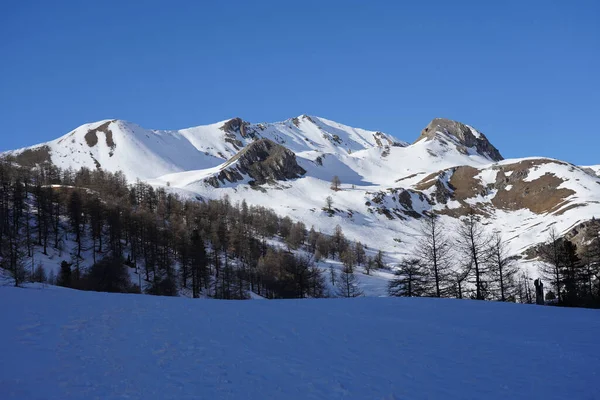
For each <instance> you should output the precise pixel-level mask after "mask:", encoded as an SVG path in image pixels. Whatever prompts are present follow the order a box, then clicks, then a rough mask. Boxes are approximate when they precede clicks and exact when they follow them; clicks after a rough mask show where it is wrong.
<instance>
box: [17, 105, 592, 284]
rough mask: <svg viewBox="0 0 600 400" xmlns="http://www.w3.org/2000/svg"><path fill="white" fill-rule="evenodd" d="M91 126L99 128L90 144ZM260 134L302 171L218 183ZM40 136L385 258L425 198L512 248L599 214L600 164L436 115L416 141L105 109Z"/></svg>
mask: <svg viewBox="0 0 600 400" xmlns="http://www.w3.org/2000/svg"><path fill="white" fill-rule="evenodd" d="M107 131H110V132H111V133H110V136H111V140H110V142H111V143H112V146H110V145H109V140H108V136H107ZM90 132H96V136H97V141H96V143H94V141H92V143H93V146H90V143H89V140H88V139H89V135H90ZM413 136H416V135H413ZM258 139H269V140H271V141H272V142H275V143H277V144H280V145H282V146H284V147H285V148H287V149H289V150H291V151H292V152H293V153H294V154H295V162H297V164H298V166H299V167H301V169H302V170H304V171H306V173H305V174H301V177H299V178H297V179H287V180H285V181H284V180H280V181H276V182H270V183H268V184H264V185H262V186H261V187H260V188H256V187H254V186H252V185H251V184H250V183H251V181H252V179H251V178H250V177H249V176H243V177H242V179H239V180H237V181H235V182H224V183H223V184H222V185H220V186H219V187H214V185H211V184H210V183H209V181H210V179H214V177H216V176H218V175H219V174H220V173H221V172H222V171H223V170H224V169H225V168H228V167H231V165H232V161H231V158H232V157H233V156H235V155H236V154H238V153H239V152H240V150H241V149H242V148H244V147H245V146H247V145H249V144H251V143H254V142H256V141H257V140H258ZM40 146H42V147H44V146H46V147H48V148H49V149H50V152H49V153H50V155H51V159H52V161H53V162H54V163H55V164H57V165H59V166H61V167H63V168H66V167H72V168H79V167H81V166H86V167H88V168H96V166H97V165H100V166H101V168H103V169H106V170H109V171H118V170H122V171H123V172H124V173H125V175H126V176H127V177H128V179H129V180H131V181H133V180H134V179H136V178H141V179H144V180H146V181H147V182H149V183H151V184H153V185H156V186H164V187H167V190H171V191H174V192H176V193H178V194H180V195H183V196H189V197H191V198H195V197H197V195H200V196H202V197H203V198H208V199H210V198H222V197H223V196H225V195H228V196H229V197H230V199H231V200H232V201H234V202H235V201H242V200H246V201H247V202H248V203H249V204H254V205H264V206H267V207H269V208H273V209H274V210H275V211H276V212H278V213H279V214H281V215H288V216H290V217H291V218H292V219H294V220H300V221H303V222H304V223H305V224H306V225H307V227H310V226H314V227H315V229H317V230H321V231H322V232H325V233H331V232H332V231H333V229H334V227H335V226H336V225H338V224H339V225H341V226H342V228H343V230H344V233H345V234H346V236H347V237H348V238H349V239H351V240H357V241H361V242H362V243H364V244H366V245H367V246H369V247H370V248H371V249H381V250H383V251H384V252H385V253H386V257H387V261H389V262H396V261H398V260H399V259H400V258H402V257H403V256H406V255H407V254H410V253H411V251H412V249H413V247H414V243H415V241H416V238H417V236H416V233H417V232H418V228H419V220H418V216H419V215H421V214H423V212H425V211H429V210H435V211H437V212H439V213H441V214H442V219H443V220H444V222H445V223H446V224H447V225H448V232H449V233H452V232H453V231H454V230H455V229H454V227H455V225H456V223H457V220H458V218H459V217H460V216H461V215H464V214H465V210H466V208H467V207H473V208H475V209H477V210H478V212H481V214H482V215H483V217H484V223H485V224H486V226H487V228H488V230H489V231H490V232H491V231H494V230H497V231H500V232H502V234H503V236H504V238H505V239H507V240H508V241H509V245H510V249H511V250H512V251H513V252H515V253H521V252H523V251H524V250H526V249H527V248H529V247H530V246H532V245H535V244H537V243H540V242H542V241H544V240H545V239H546V235H547V231H548V229H549V227H550V226H554V227H556V228H557V230H558V231H559V233H561V234H562V233H566V232H567V231H568V230H569V229H571V228H572V227H573V226H575V225H576V224H578V223H580V222H583V221H586V220H589V219H591V218H592V217H594V216H596V217H598V216H599V215H600V200H599V199H600V178H598V177H597V176H595V175H594V174H593V173H591V171H599V170H600V168H599V167H597V166H596V167H594V166H592V167H576V166H574V165H572V164H569V163H564V162H560V161H558V160H552V159H546V158H523V159H511V160H502V156H501V155H500V153H499V151H498V150H497V149H496V148H495V147H493V146H492V144H491V143H490V142H489V141H488V139H487V138H486V136H485V135H483V134H482V133H481V132H478V131H477V130H476V129H474V128H473V127H471V126H469V125H464V124H461V123H459V122H456V121H450V120H445V119H439V118H437V119H434V120H433V121H432V122H431V123H430V124H429V125H427V127H426V128H425V129H424V130H423V131H422V132H421V135H420V136H419V137H418V138H417V140H416V141H415V142H414V143H412V144H408V143H406V142H403V141H401V140H398V139H396V138H395V137H393V136H391V135H388V134H384V133H381V132H378V131H368V130H364V129H359V128H353V127H350V126H347V125H343V124H340V123H337V122H334V121H331V120H327V119H325V118H320V117H314V116H306V115H302V116H299V117H296V118H291V119H288V120H286V121H282V122H276V123H258V124H252V123H249V122H246V121H243V120H241V119H239V118H234V119H232V120H227V121H221V122H218V123H215V124H212V125H206V126H198V127H194V128H188V129H181V130H175V131H157V130H147V129H143V128H141V127H139V126H137V125H135V124H132V123H128V122H124V121H119V120H114V121H100V122H97V123H94V124H88V125H84V126H82V127H79V128H77V129H76V130H75V131H73V132H71V133H69V134H68V135H66V136H64V137H62V138H60V139H58V140H55V141H53V142H50V143H47V144H43V145H40ZM38 148H39V147H38ZM26 150H27V149H25V151H26ZM23 152H24V149H21V150H18V151H15V152H13V153H12V154H13V155H17V154H22V153H23ZM233 164H235V159H234V161H233ZM299 176H300V175H299ZM333 176H338V177H339V178H340V179H341V181H342V190H341V191H337V192H334V191H332V190H331V189H330V182H331V180H332V178H333ZM328 196H331V197H332V198H333V206H334V208H335V213H334V215H333V216H329V213H327V212H325V211H323V207H324V206H325V199H326V197H328ZM532 266H533V264H532ZM534 275H537V274H534ZM377 287H378V288H381V290H382V292H377V291H374V292H373V294H375V295H384V294H385V293H384V292H385V290H384V286H382V285H377Z"/></svg>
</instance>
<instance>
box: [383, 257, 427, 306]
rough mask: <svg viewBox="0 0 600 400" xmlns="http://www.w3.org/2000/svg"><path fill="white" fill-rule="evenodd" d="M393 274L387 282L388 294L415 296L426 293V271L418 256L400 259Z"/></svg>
mask: <svg viewBox="0 0 600 400" xmlns="http://www.w3.org/2000/svg"><path fill="white" fill-rule="evenodd" d="M394 275H395V277H394V279H392V280H391V281H390V282H389V284H388V294H389V295H390V296H404V297H416V296H423V295H424V294H425V293H427V289H428V287H427V286H428V280H427V271H426V268H425V267H424V266H423V264H422V263H421V259H420V258H416V257H414V258H407V259H404V260H402V261H401V262H400V264H398V270H397V271H396V272H395V273H394Z"/></svg>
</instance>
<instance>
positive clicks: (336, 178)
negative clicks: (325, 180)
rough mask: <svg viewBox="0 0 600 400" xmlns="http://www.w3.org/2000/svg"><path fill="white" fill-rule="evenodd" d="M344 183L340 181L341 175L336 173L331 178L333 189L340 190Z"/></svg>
mask: <svg viewBox="0 0 600 400" xmlns="http://www.w3.org/2000/svg"><path fill="white" fill-rule="evenodd" d="M341 185H342V181H340V177H339V176H337V175H335V176H334V177H333V179H332V180H331V190H333V191H336V192H337V191H338V190H340V186H341Z"/></svg>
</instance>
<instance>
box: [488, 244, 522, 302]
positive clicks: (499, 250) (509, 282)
mask: <svg viewBox="0 0 600 400" xmlns="http://www.w3.org/2000/svg"><path fill="white" fill-rule="evenodd" d="M488 251H489V254H488V258H487V261H488V264H489V269H490V271H491V273H492V276H493V278H494V281H495V282H496V284H497V285H498V290H499V291H500V298H499V300H500V301H507V300H508V298H509V297H511V296H512V295H513V292H514V286H515V275H516V274H517V272H518V268H517V266H516V265H515V259H514V257H511V256H510V254H509V253H508V248H507V245H506V242H505V241H504V240H503V239H502V235H501V234H500V232H494V234H493V235H492V239H491V241H490V247H489V250H488Z"/></svg>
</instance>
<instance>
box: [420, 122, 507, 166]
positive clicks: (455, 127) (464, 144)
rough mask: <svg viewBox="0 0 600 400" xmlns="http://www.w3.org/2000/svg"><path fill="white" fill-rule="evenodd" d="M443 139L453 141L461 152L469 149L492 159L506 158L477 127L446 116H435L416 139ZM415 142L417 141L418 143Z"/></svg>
mask: <svg viewBox="0 0 600 400" xmlns="http://www.w3.org/2000/svg"><path fill="white" fill-rule="evenodd" d="M421 140H426V141H430V140H443V141H448V140H449V141H451V142H453V143H454V144H455V145H456V146H457V147H458V149H459V150H460V151H461V152H465V153H468V150H469V149H472V150H474V151H476V152H477V153H479V154H481V155H483V156H485V157H487V158H489V159H490V160H492V161H501V160H503V159H504V157H502V155H501V154H500V152H499V151H498V149H496V148H495V147H494V146H493V145H492V144H491V143H490V141H489V140H488V139H487V137H486V136H485V135H484V134H483V133H481V132H479V131H478V130H477V129H475V128H473V127H471V126H469V125H466V124H463V123H462V122H458V121H453V120H451V119H446V118H434V119H433V120H432V121H431V122H430V123H429V124H428V125H427V126H426V127H425V129H423V130H422V131H421V136H419V138H418V139H417V140H416V142H419V141H421ZM416 142H415V143H416Z"/></svg>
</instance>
